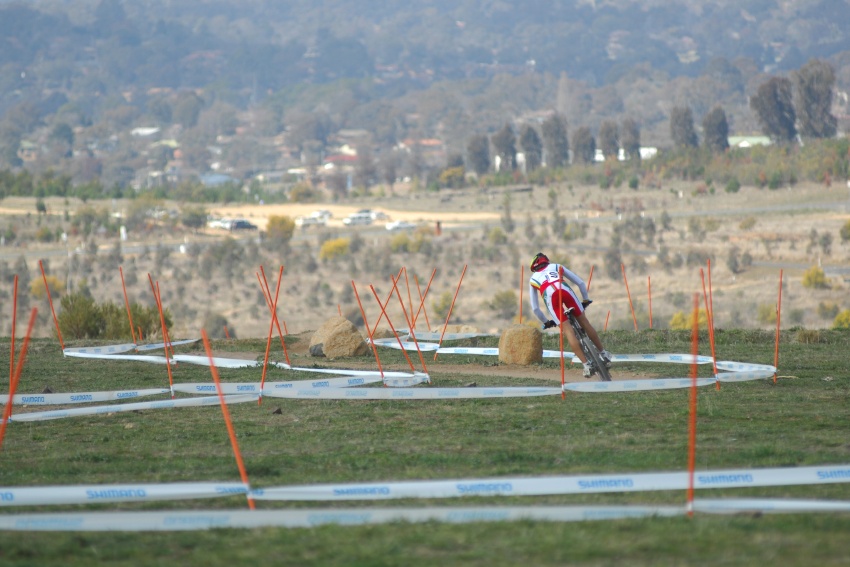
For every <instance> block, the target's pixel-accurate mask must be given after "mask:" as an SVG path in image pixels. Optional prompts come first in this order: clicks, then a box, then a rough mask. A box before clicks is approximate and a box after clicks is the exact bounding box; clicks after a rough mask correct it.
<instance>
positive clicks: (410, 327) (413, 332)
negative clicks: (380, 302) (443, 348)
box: [395, 286, 428, 374]
mask: <svg viewBox="0 0 850 567" xmlns="http://www.w3.org/2000/svg"><path fill="white" fill-rule="evenodd" d="M409 289H410V288H409V287H408V290H409ZM395 294H396V296H397V297H398V302H399V303H400V304H401V312H402V314H403V315H404V318H405V320H406V321H407V326H408V329H409V331H410V337H411V338H412V339H413V344H414V345H416V352H417V353H419V362H421V363H422V372H424V373H425V374H428V367H427V366H425V357H423V356H422V350H421V349H420V348H419V341H417V340H416V331H414V330H413V325H412V324H411V322H410V317H408V316H407V309H405V308H404V301H403V300H402V299H401V292H400V291H399V289H398V286H395Z"/></svg>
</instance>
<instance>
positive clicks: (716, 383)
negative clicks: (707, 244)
mask: <svg viewBox="0 0 850 567" xmlns="http://www.w3.org/2000/svg"><path fill="white" fill-rule="evenodd" d="M699 277H700V279H702V297H703V302H704V304H705V315H706V317H705V319H706V321H705V322H706V323H707V325H708V344H709V346H710V348H711V364H712V368H713V369H714V387H715V389H717V390H719V389H720V380H718V379H717V357H716V356H714V335H713V333H712V332H711V329H712V327H714V325H713V324H712V313H711V310H710V309H709V308H708V294H707V293H706V291H705V274H703V271H702V268H700V270H699Z"/></svg>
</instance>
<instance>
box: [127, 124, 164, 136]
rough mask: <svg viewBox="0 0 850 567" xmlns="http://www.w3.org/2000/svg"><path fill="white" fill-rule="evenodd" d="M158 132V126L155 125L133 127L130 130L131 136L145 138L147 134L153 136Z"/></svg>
mask: <svg viewBox="0 0 850 567" xmlns="http://www.w3.org/2000/svg"><path fill="white" fill-rule="evenodd" d="M158 133H159V128H158V127H157V126H150V127H141V128H133V129H132V130H130V134H131V135H132V136H136V137H139V138H147V137H148V136H153V135H154V134H158Z"/></svg>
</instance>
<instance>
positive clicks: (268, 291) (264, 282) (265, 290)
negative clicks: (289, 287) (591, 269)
mask: <svg viewBox="0 0 850 567" xmlns="http://www.w3.org/2000/svg"><path fill="white" fill-rule="evenodd" d="M260 271H261V272H262V273H263V279H262V280H260V287H261V288H263V296H265V298H266V303H267V304H268V306H269V311H271V312H272V316H273V318H274V324H275V326H276V327H277V334H278V336H279V337H280V347H281V348H282V349H283V356H284V358H286V363H287V364H290V362H289V351H288V350H286V341H284V340H283V332H282V331H281V330H280V321H279V320H278V318H277V309H272V290H271V288H270V287H269V282H268V280H267V279H266V271H265V269H263V267H262V266H260ZM259 277H260V276H259V275H257V278H258V279H259ZM282 278H283V266H281V267H280V270H279V271H278V274H277V280H278V284H280V282H281V280H282ZM337 307H339V305H337ZM340 316H342V312H341V311H340ZM290 366H291V364H290Z"/></svg>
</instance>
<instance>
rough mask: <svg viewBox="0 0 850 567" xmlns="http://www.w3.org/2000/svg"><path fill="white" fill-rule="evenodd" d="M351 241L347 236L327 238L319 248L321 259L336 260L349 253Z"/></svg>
mask: <svg viewBox="0 0 850 567" xmlns="http://www.w3.org/2000/svg"><path fill="white" fill-rule="evenodd" d="M349 245H350V241H349V240H348V239H347V238H332V239H330V240H326V241H325V242H324V243H323V244H322V247H321V248H320V249H319V259H320V260H334V259H336V258H342V257H344V256H347V255H348V253H349V250H350V249H349Z"/></svg>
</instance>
